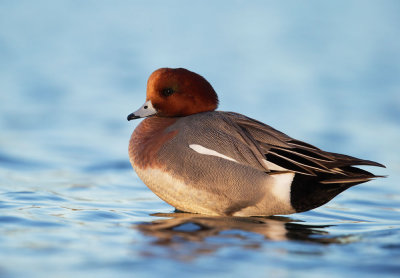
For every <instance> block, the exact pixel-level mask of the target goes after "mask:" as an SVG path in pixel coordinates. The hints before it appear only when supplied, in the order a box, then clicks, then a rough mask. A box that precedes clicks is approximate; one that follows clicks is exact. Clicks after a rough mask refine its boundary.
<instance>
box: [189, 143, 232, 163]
mask: <svg viewBox="0 0 400 278" xmlns="http://www.w3.org/2000/svg"><path fill="white" fill-rule="evenodd" d="M189 148H191V149H192V150H194V151H196V152H198V153H201V154H205V155H213V156H217V157H221V158H223V159H227V160H230V161H234V162H237V161H236V160H235V159H233V158H232V157H229V156H226V155H224V154H222V153H219V152H216V151H214V150H211V149H207V148H205V147H203V146H201V145H197V144H190V145H189Z"/></svg>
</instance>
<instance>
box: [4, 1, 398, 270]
mask: <svg viewBox="0 0 400 278" xmlns="http://www.w3.org/2000/svg"><path fill="white" fill-rule="evenodd" d="M399 14H400V5H399V3H398V2H397V1H380V2H379V3H378V2H376V1H374V2H369V1H350V2H349V1H335V2H330V3H326V2H324V3H322V2H320V1H309V2H308V3H306V4H305V3H303V2H302V3H299V2H297V1H293V2H284V3H283V2H282V3H280V2H279V3H278V2H265V1H251V2H244V1H218V2H217V3H215V1H201V2H194V1H193V2H186V1H146V2H145V1H143V2H139V1H118V2H113V3H111V2H108V1H85V2H81V1H34V2H32V1H18V2H16V1H14V2H12V1H8V2H7V1H3V2H1V3H0V61H1V62H0V130H1V133H0V223H1V225H0V238H1V239H0V277H88V276H89V277H128V276H129V277H131V276H135V277H136V276H137V277H165V276H172V275H174V276H177V277H184V276H187V275H190V276H194V277H204V276H225V277H232V276H238V277H243V276H248V275H252V276H255V277H265V276H273V277H288V276H289V277H291V276H294V275H296V277H320V276H322V275H324V276H328V277H343V276H347V277H349V276H353V275H363V276H367V277H368V276H371V277H372V276H376V275H380V276H387V277H390V276H392V277H398V275H399V274H400V244H399V242H400V186H399V181H400V158H399V147H398V142H399V141H400V93H399V91H400V79H399V76H400V66H399V65H400V39H399V38H400V16H399ZM162 66H170V67H178V66H182V67H186V68H188V69H191V70H193V71H195V72H198V73H200V74H202V75H204V76H205V77H206V78H207V79H208V80H209V81H210V82H211V83H212V84H213V85H214V88H215V89H216V91H217V92H218V93H219V96H220V100H221V105H220V109H221V110H231V111H236V112H240V113H243V114H246V115H248V116H251V117H254V118H256V119H259V120H261V121H263V122H266V123H268V124H270V125H272V126H274V127H276V128H278V129H280V130H282V131H284V132H286V133H288V134H289V135H291V136H293V137H295V138H298V139H301V140H305V141H307V142H309V143H312V144H315V145H317V146H319V147H321V148H323V149H326V150H329V151H334V152H342V153H348V154H351V155H354V156H358V157H361V158H365V159H371V160H376V161H378V162H381V163H384V164H385V165H387V169H373V170H372V169H371V170H372V171H373V172H374V173H376V174H382V175H388V178H386V179H378V180H375V181H371V182H369V183H367V184H364V185H360V186H357V187H354V188H352V189H350V190H348V191H346V192H345V193H344V194H342V195H340V196H339V197H337V198H335V199H334V200H333V201H332V202H330V203H329V204H327V205H325V206H323V207H321V208H318V209H316V210H314V211H310V212H306V213H301V214H294V215H289V216H284V217H283V216H276V217H271V218H224V217H206V216H201V215H190V214H176V213H173V208H172V207H170V206H169V205H167V204H165V203H164V202H162V201H161V200H159V199H158V198H157V197H156V196H155V195H154V194H152V193H151V192H150V191H149V190H148V189H147V188H146V187H145V186H144V184H143V183H142V182H141V181H140V180H139V179H138V177H137V176H136V175H135V173H134V172H133V170H132V169H131V167H130V165H129V162H128V155H127V144H128V140H129V136H130V134H131V132H132V130H133V129H134V127H135V126H136V125H137V123H138V122H135V123H132V122H129V123H128V122H127V121H126V115H127V114H129V113H130V112H132V111H134V110H136V109H137V108H138V107H139V106H140V105H141V104H142V103H143V102H144V93H145V86H146V81H147V77H148V75H149V74H150V73H151V72H152V71H153V70H155V69H156V68H159V67H162Z"/></svg>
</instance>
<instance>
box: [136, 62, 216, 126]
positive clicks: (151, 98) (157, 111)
mask: <svg viewBox="0 0 400 278" xmlns="http://www.w3.org/2000/svg"><path fill="white" fill-rule="evenodd" d="M217 106H218V96H217V94H216V93H215V91H214V89H213V87H212V86H211V85H210V83H208V81H207V80H206V79H205V78H204V77H202V76H200V75H198V74H197V73H194V72H191V71H189V70H187V69H184V68H177V69H172V68H161V69H158V70H156V71H155V72H153V73H152V74H151V75H150V77H149V80H148V81H147V94H146V102H145V103H144V104H143V105H142V107H140V108H139V109H138V110H137V111H135V112H133V113H131V114H129V115H128V121H130V120H134V119H138V118H144V117H149V116H154V115H156V116H159V117H183V116H189V115H192V114H196V113H200V112H206V111H213V110H215V109H216V108H217Z"/></svg>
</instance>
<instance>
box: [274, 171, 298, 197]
mask: <svg viewBox="0 0 400 278" xmlns="http://www.w3.org/2000/svg"><path fill="white" fill-rule="evenodd" d="M270 177H271V178H272V179H273V182H272V189H271V192H272V194H274V195H275V197H276V198H278V199H279V200H281V201H282V202H284V203H286V204H288V205H291V203H290V189H291V185H292V181H293V178H294V173H285V174H276V175H270Z"/></svg>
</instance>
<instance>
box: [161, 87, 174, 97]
mask: <svg viewBox="0 0 400 278" xmlns="http://www.w3.org/2000/svg"><path fill="white" fill-rule="evenodd" d="M173 93H174V90H173V89H171V88H165V89H162V91H161V94H162V95H163V96H165V97H169V96H170V95H172V94H173Z"/></svg>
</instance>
